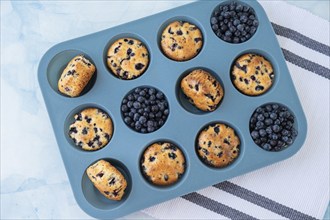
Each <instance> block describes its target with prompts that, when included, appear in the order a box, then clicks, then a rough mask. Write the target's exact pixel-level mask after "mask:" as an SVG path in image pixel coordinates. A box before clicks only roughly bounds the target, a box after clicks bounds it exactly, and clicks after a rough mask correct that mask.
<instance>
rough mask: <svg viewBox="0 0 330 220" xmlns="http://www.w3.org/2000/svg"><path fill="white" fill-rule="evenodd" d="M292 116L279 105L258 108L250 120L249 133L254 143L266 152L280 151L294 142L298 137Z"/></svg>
mask: <svg viewBox="0 0 330 220" xmlns="http://www.w3.org/2000/svg"><path fill="white" fill-rule="evenodd" d="M293 125H294V116H293V114H292V113H291V112H290V111H289V110H288V109H287V108H286V107H284V106H282V105H280V104H266V105H263V106H261V107H258V108H257V109H256V110H255V112H254V113H253V115H252V117H251V119H250V133H251V137H252V138H253V140H254V142H255V143H256V144H257V145H259V146H260V147H262V148H263V149H265V150H267V151H280V150H283V149H284V148H286V147H288V146H289V145H291V144H292V143H293V142H294V139H295V138H296V136H297V135H298V132H297V130H296V129H295V128H294V126H293Z"/></svg>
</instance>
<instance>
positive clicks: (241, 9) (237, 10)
mask: <svg viewBox="0 0 330 220" xmlns="http://www.w3.org/2000/svg"><path fill="white" fill-rule="evenodd" d="M241 11H243V6H242V5H239V4H238V5H237V6H236V12H241Z"/></svg>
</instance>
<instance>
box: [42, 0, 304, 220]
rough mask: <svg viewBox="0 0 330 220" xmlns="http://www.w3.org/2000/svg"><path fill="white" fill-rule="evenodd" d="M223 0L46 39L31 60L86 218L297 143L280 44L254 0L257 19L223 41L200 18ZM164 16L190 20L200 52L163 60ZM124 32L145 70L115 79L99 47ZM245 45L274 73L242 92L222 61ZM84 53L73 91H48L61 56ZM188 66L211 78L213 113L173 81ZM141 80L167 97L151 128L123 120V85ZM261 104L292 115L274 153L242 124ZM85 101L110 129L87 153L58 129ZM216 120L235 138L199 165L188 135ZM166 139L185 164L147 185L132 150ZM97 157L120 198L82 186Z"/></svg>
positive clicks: (220, 175) (300, 116)
mask: <svg viewBox="0 0 330 220" xmlns="http://www.w3.org/2000/svg"><path fill="white" fill-rule="evenodd" d="M222 2H223V1H200V2H195V3H192V4H188V5H184V6H182V7H178V8H175V9H172V10H169V11H165V12H162V13H159V14H156V15H152V16H149V17H146V18H143V19H140V20H137V21H133V22H130V23H127V24H123V25H120V26H117V27H113V28H110V29H107V30H104V31H101V32H98V33H94V34H91V35H88V36H84V37H80V38H77V39H73V40H70V41H67V42H64V43H60V44H58V45H56V46H54V47H52V48H51V49H50V50H49V51H48V52H47V53H46V54H45V55H44V56H43V58H42V59H41V61H40V66H39V69H38V77H39V84H40V88H41V90H42V93H43V96H44V100H45V103H46V106H47V110H48V113H49V116H50V119H51V123H52V126H53V129H54V132H55V136H56V140H57V143H58V146H59V149H60V152H61V155H62V158H63V161H64V164H65V167H66V170H67V173H68V176H69V180H70V183H71V187H72V190H73V193H74V196H75V198H76V200H77V202H78V204H79V205H80V207H81V208H82V209H83V210H84V211H85V212H86V213H88V214H89V215H91V216H93V217H96V218H117V217H120V216H124V215H127V214H129V213H132V212H134V211H137V210H140V209H144V208H146V207H149V206H152V205H155V204H157V203H160V202H163V201H166V200H169V199H172V198H175V197H178V196H181V195H184V194H187V193H190V192H192V191H196V190H198V189H201V188H204V187H207V186H210V185H212V184H215V183H218V182H221V181H224V180H227V179H229V178H232V177H235V176H238V175H241V174H244V173H247V172H249V171H252V170H256V169H259V168H261V167H265V166H267V165H270V164H273V163H275V162H278V161H281V160H284V159H287V158H289V157H291V156H292V155H294V154H295V153H296V152H297V151H298V150H299V149H300V148H301V147H302V145H303V143H304V140H305V137H306V131H307V123H306V118H305V115H304V113H303V110H302V107H301V104H300V102H299V99H298V96H297V93H296V91H295V88H294V85H293V82H292V79H291V77H290V74H289V71H288V68H287V66H286V63H285V60H284V57H283V54H282V51H281V48H280V46H279V44H278V42H277V39H276V36H275V34H274V31H273V29H272V26H271V24H270V22H269V20H268V18H267V15H266V13H265V11H264V10H263V8H262V7H261V6H260V5H259V3H258V2H256V1H247V2H244V4H248V5H249V6H251V7H252V8H253V9H254V10H255V13H256V16H257V18H258V20H259V27H258V29H257V32H256V33H255V34H254V36H253V37H252V38H251V39H249V40H248V41H246V42H245V43H241V44H230V43H226V42H225V41H223V40H221V39H220V38H218V37H217V36H216V35H215V34H214V32H213V30H212V29H211V25H210V18H211V14H212V12H213V10H214V9H215V7H217V6H218V5H219V4H221V3H222ZM174 20H182V21H188V22H191V23H193V24H195V25H197V26H198V27H199V28H200V30H201V31H202V33H203V39H204V44H203V48H202V50H201V52H200V53H199V54H198V55H197V56H196V57H195V58H193V59H191V60H189V61H186V62H176V61H173V60H171V59H168V58H167V57H166V56H164V54H163V53H162V51H161V49H160V46H159V43H160V35H161V32H162V30H163V29H164V28H165V27H166V26H167V25H168V24H169V23H170V22H171V21H174ZM122 37H133V38H136V39H139V40H140V41H142V42H143V43H144V44H145V45H146V47H147V48H148V50H149V53H150V63H149V66H148V69H147V70H146V72H145V73H144V74H143V75H142V76H140V77H139V78H137V79H134V80H121V79H118V78H116V77H115V76H114V75H113V74H112V73H111V72H110V71H109V69H108V68H107V65H106V52H107V50H108V47H109V45H111V43H113V42H114V41H115V40H117V39H118V38H122ZM248 52H255V53H258V54H260V55H262V56H264V57H265V58H266V59H268V60H269V61H270V62H271V63H272V65H273V68H274V72H275V80H274V82H273V85H272V87H271V88H270V90H268V91H267V92H266V93H265V94H263V95H260V96H256V97H251V96H247V95H244V94H242V93H240V92H239V91H238V90H237V89H236V88H235V87H234V85H233V84H232V82H231V79H230V70H231V66H232V64H233V62H234V61H235V59H236V58H237V57H239V56H240V55H242V54H244V53H248ZM78 54H85V55H86V56H87V58H89V59H90V60H91V61H92V62H93V63H94V64H95V66H96V69H97V71H96V74H95V76H94V77H93V78H92V80H91V81H90V83H89V84H88V85H87V87H86V88H85V90H84V91H83V93H82V95H81V96H79V97H77V98H69V97H66V96H64V95H62V94H61V93H59V91H58V90H57V82H58V79H59V77H60V75H61V73H62V71H63V69H64V68H65V66H66V65H67V63H68V62H69V61H70V60H71V59H72V58H73V57H74V56H76V55H78ZM194 68H204V69H207V70H209V71H210V72H211V73H213V75H214V76H215V77H216V78H217V79H218V80H219V81H220V82H221V84H222V86H223V88H224V93H225V95H224V98H223V100H222V102H221V105H220V107H218V108H217V109H216V110H215V111H214V112H210V113H204V112H201V111H198V110H197V109H196V108H195V107H193V106H192V105H190V104H189V102H188V101H187V100H186V99H185V97H184V96H182V94H181V93H180V88H178V85H179V82H180V79H181V78H182V76H184V75H185V74H186V73H187V71H189V70H191V69H194ZM139 86H151V87H155V88H157V89H158V90H160V91H162V92H163V93H164V94H165V95H166V97H167V100H168V103H169V108H170V114H169V116H168V118H167V121H166V123H165V124H164V125H163V127H161V128H160V129H158V130H157V131H155V132H153V133H148V134H141V133H138V132H135V131H133V130H132V129H130V128H129V127H128V126H126V124H125V123H124V121H123V119H122V116H121V110H120V107H121V101H122V99H123V98H124V96H125V95H126V94H127V93H128V92H129V91H131V90H132V89H133V88H136V87H139ZM266 103H280V104H282V105H284V106H287V107H288V108H289V109H290V110H291V111H292V112H293V113H294V115H295V125H294V126H295V128H296V129H297V131H298V136H297V137H296V139H295V141H294V143H293V144H292V145H291V146H289V147H288V148H286V149H285V150H282V151H280V152H269V151H266V150H263V149H262V148H260V147H259V146H257V145H256V144H255V143H254V142H253V140H252V138H251V136H250V132H249V120H250V117H251V115H252V114H253V112H254V110H255V109H256V108H257V107H259V106H261V105H263V104H266ZM87 107H98V108H100V109H102V110H104V111H105V112H106V113H108V114H109V115H110V117H111V118H112V120H113V125H114V133H113V137H112V139H111V140H110V142H109V143H108V144H107V145H106V146H105V147H104V148H102V149H100V150H98V151H93V152H87V151H83V150H81V149H79V148H78V147H76V146H75V144H74V143H73V142H72V140H71V139H70V138H69V136H68V129H69V125H70V124H71V123H72V122H73V115H74V114H75V113H78V112H79V111H81V110H83V109H84V108H87ZM213 122H223V123H226V124H228V125H229V126H231V127H232V128H234V129H235V131H236V133H237V134H238V136H239V137H240V140H241V145H240V149H241V150H240V154H239V157H238V158H237V159H236V160H235V161H234V163H232V164H231V165H229V166H228V167H226V168H222V169H215V168H211V167H209V166H206V165H205V164H204V163H203V162H202V161H201V160H200V159H199V157H198V156H197V154H196V151H195V140H196V136H197V135H198V133H199V131H200V130H201V129H202V128H203V127H204V126H205V125H207V124H210V123H213ZM162 140H168V141H171V142H172V143H174V144H176V145H177V146H179V147H180V149H181V150H182V151H183V153H184V155H185V157H186V165H187V168H186V172H185V174H184V175H183V177H182V178H181V179H180V181H179V182H177V183H176V184H174V185H172V186H169V187H156V186H153V185H151V184H150V183H149V182H148V181H147V180H146V179H144V177H143V175H142V173H141V170H140V158H141V155H142V153H143V152H144V150H145V148H146V147H147V146H149V145H150V144H151V143H153V142H156V141H162ZM100 159H105V160H108V161H109V162H111V163H112V164H113V165H114V166H116V167H117V169H119V170H120V171H121V172H122V173H123V174H124V176H125V177H126V179H127V182H128V187H127V189H126V193H125V196H124V198H123V199H122V200H121V201H111V200H108V199H106V198H105V197H104V196H102V195H101V193H99V192H98V190H97V189H96V188H95V187H94V186H93V185H92V183H91V181H90V180H89V179H88V177H87V175H86V174H85V171H86V169H87V167H88V166H90V165H91V164H93V163H94V162H96V161H97V160H100Z"/></svg>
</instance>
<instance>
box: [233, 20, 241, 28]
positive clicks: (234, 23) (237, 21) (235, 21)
mask: <svg viewBox="0 0 330 220" xmlns="http://www.w3.org/2000/svg"><path fill="white" fill-rule="evenodd" d="M240 23H241V21H240V20H238V19H235V20H234V21H233V25H235V26H237V25H239V24H240Z"/></svg>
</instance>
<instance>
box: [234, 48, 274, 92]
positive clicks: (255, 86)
mask: <svg viewBox="0 0 330 220" xmlns="http://www.w3.org/2000/svg"><path fill="white" fill-rule="evenodd" d="M231 78H232V81H233V84H234V85H235V87H236V88H237V89H238V90H239V91H240V92H242V93H243V94H245V95H250V96H258V95H261V94H264V93H265V92H267V90H268V89H269V88H270V87H271V86H272V84H273V80H274V71H273V66H272V64H271V63H270V62H269V61H268V60H266V59H265V58H264V57H262V56H260V55H257V54H252V53H249V54H244V55H243V56H241V57H239V58H238V59H237V60H236V61H235V63H234V65H233V67H232V71H231Z"/></svg>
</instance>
